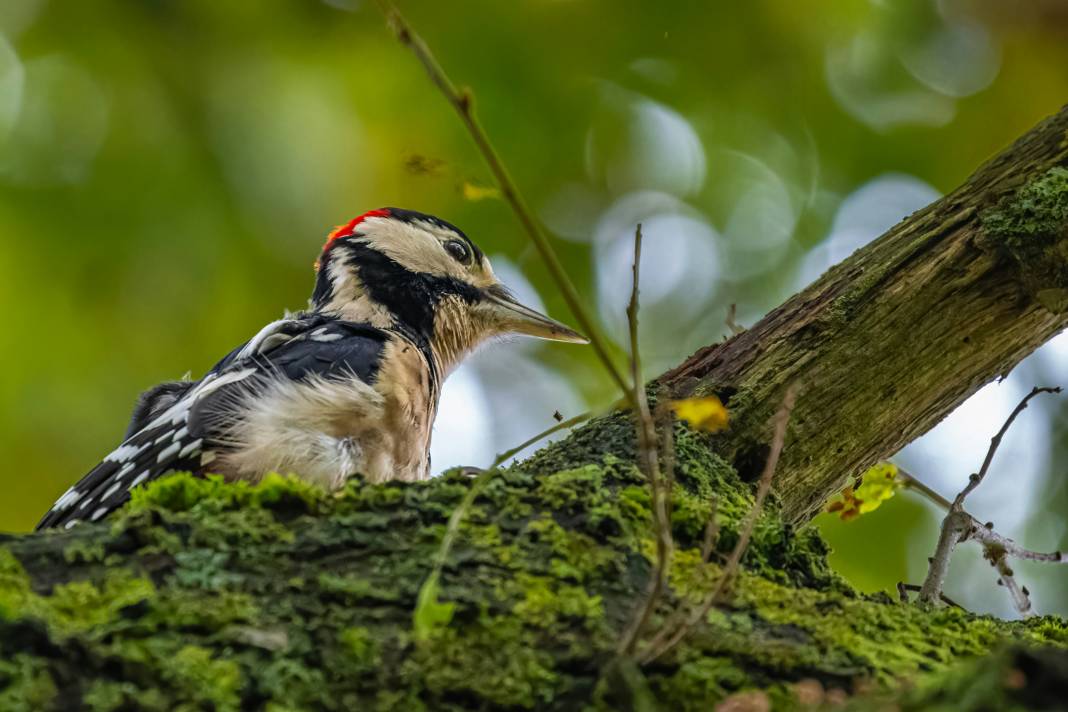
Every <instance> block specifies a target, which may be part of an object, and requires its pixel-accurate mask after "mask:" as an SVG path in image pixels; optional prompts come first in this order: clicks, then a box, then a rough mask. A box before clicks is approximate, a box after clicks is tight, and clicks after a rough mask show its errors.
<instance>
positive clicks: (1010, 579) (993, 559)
mask: <svg viewBox="0 0 1068 712" xmlns="http://www.w3.org/2000/svg"><path fill="white" fill-rule="evenodd" d="M983 558H985V559H986V560H987V561H989V562H990V565H991V566H993V567H994V570H995V571H997V572H998V583H1000V584H1001V585H1002V586H1004V587H1005V590H1006V591H1008V592H1009V596H1010V597H1011V598H1012V604H1013V605H1014V606H1015V607H1016V612H1017V613H1019V614H1020V615H1021V616H1022V617H1024V618H1030V617H1031V616H1033V615H1035V611H1034V609H1033V608H1032V607H1031V596H1030V595H1029V594H1028V591H1027V588H1026V587H1025V588H1021V587H1020V584H1018V583H1016V577H1015V575H1014V574H1013V571H1012V567H1011V566H1009V561H1008V556H1007V554H1006V553H1005V550H1004V549H1002V548H1000V547H998V546H995V545H993V544H988V545H986V546H984V547H983Z"/></svg>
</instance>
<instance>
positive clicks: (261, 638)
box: [0, 415, 1068, 710]
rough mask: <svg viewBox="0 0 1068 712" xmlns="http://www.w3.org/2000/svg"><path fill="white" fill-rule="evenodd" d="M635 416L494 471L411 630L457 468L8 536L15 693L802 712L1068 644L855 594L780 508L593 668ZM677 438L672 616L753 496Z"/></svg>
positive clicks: (91, 700)
mask: <svg viewBox="0 0 1068 712" xmlns="http://www.w3.org/2000/svg"><path fill="white" fill-rule="evenodd" d="M630 432H631V425H630V423H628V422H627V419H626V418H625V417H624V416H619V415H617V416H615V417H614V418H611V419H608V420H607V421H602V422H599V423H595V424H592V425H590V426H587V427H586V428H585V429H583V430H582V431H580V432H579V433H577V434H576V437H575V438H574V440H573V441H572V442H571V443H565V444H563V445H558V446H554V447H552V448H549V449H548V450H547V451H545V452H543V453H542V454H541V455H539V456H538V457H537V458H535V459H534V460H533V461H531V462H529V463H526V464H524V465H522V466H519V467H516V468H513V469H512V470H510V471H508V472H506V473H503V474H502V475H501V476H500V477H498V478H496V479H494V480H493V482H492V484H491V485H490V486H489V487H488V488H487V490H486V491H485V494H484V496H481V497H479V499H478V500H477V502H476V505H477V506H476V507H475V510H474V512H473V513H472V516H471V517H470V518H469V519H468V521H466V522H465V523H464V525H463V529H462V536H461V537H460V540H459V543H458V546H457V547H456V548H455V550H454V552H453V555H452V557H451V558H450V559H449V562H448V565H447V566H446V567H445V570H444V572H443V576H442V580H441V599H440V600H441V602H442V604H443V606H444V608H443V609H442V610H443V611H444V615H443V616H442V618H441V620H440V621H438V623H437V624H436V625H434V626H433V627H431V629H430V631H429V632H428V633H426V634H425V635H424V636H423V638H422V639H417V638H416V636H415V635H414V633H413V627H412V611H413V609H414V607H415V600H416V595H417V593H418V591H419V588H420V586H421V584H422V582H423V580H424V579H425V577H426V574H427V572H428V570H429V563H430V561H431V560H432V557H433V554H434V552H435V551H436V550H437V547H438V544H439V542H440V537H441V535H442V532H443V529H444V525H445V522H446V520H447V518H448V516H449V513H450V512H451V511H452V509H453V508H454V507H455V506H456V504H457V502H458V501H459V500H460V498H461V497H462V496H463V494H464V492H465V491H466V489H467V488H468V487H469V486H470V480H469V479H467V478H464V477H460V476H456V475H447V476H445V477H442V478H439V479H436V480H433V481H431V482H427V483H421V484H400V483H395V484H388V485H382V486H371V485H365V484H362V483H360V482H354V483H353V484H352V485H351V486H350V487H348V488H347V489H346V490H345V491H344V492H343V493H342V494H341V495H340V496H336V497H334V496H327V495H324V494H323V493H321V492H319V491H317V490H315V489H312V488H309V487H307V486H304V485H301V484H299V483H296V482H293V481H287V480H284V479H282V478H277V479H271V480H268V481H267V482H266V483H264V484H262V485H260V486H258V487H247V486H243V485H237V486H233V485H224V484H222V483H219V482H216V481H204V480H197V479H193V478H191V477H188V476H177V477H173V478H170V479H166V480H163V481H160V482H158V483H156V484H154V485H152V486H150V487H149V488H148V489H147V491H144V492H141V493H139V495H138V496H137V498H136V499H135V501H134V502H133V503H132V505H131V506H130V507H128V508H127V509H126V510H124V511H123V512H121V513H120V514H119V515H118V516H117V517H115V518H114V519H113V520H112V521H110V522H105V523H103V524H99V525H93V526H79V527H77V528H75V529H74V530H72V531H70V532H54V533H49V534H46V535H39V536H34V537H23V538H17V539H12V540H10V541H8V542H6V546H5V547H4V548H3V549H0V690H2V691H0V708H2V709H5V710H7V709H11V710H15V709H20V705H21V709H35V710H36V709H74V708H77V707H78V706H81V705H83V706H86V707H89V708H92V709H123V708H126V709H130V708H137V709H169V708H171V707H172V706H173V705H175V704H176V703H178V702H181V703H184V704H187V705H189V708H191V709H195V708H202V709H210V708H214V709H217V710H226V709H239V708H271V709H374V708H381V709H394V708H396V709H421V708H428V709H449V708H452V709H489V708H493V709H529V708H534V707H543V708H553V709H581V708H584V707H595V708H596V707H599V708H606V709H607V708H611V709H616V708H619V707H620V706H626V705H628V704H631V703H633V702H634V701H635V700H640V699H642V698H643V696H644V695H646V694H649V695H651V697H652V698H654V699H656V700H658V701H659V703H660V704H661V705H663V706H664V707H665V708H669V707H670V708H677V709H683V710H689V709H693V710H706V709H708V708H709V705H710V704H711V703H713V702H715V701H717V700H720V699H722V698H724V697H725V696H727V695H729V694H731V693H732V692H735V691H737V690H741V689H745V688H759V689H762V690H765V691H766V692H767V694H768V695H769V696H770V698H771V699H773V700H774V701H776V702H777V703H779V705H780V706H783V707H789V706H790V705H791V702H792V701H793V700H794V699H795V698H794V693H793V685H794V683H796V682H798V681H800V680H813V679H814V680H818V681H819V682H820V683H821V684H822V685H823V686H825V687H826V688H832V689H833V688H840V689H843V690H847V691H852V690H853V689H854V687H855V686H856V685H858V684H860V683H864V684H871V683H874V684H876V685H887V684H896V681H897V680H898V679H899V678H900V677H902V676H905V677H911V676H915V675H917V674H919V673H923V672H927V671H940V670H943V669H944V668H945V667H946V666H948V665H949V664H951V663H952V662H953V661H955V660H957V659H958V658H961V657H963V656H974V655H978V654H982V653H985V652H987V651H989V650H991V649H993V648H996V647H997V646H999V645H1000V644H1001V643H1002V642H1004V641H1013V642H1024V643H1032V644H1034V643H1044V644H1068V626H1066V625H1065V624H1064V623H1063V622H1061V621H1058V620H1052V619H1042V620H1037V621H1030V622H1028V623H1005V622H1000V621H996V620H993V619H990V618H981V617H975V616H970V615H968V614H965V613H963V612H960V611H957V610H951V609H949V610H940V611H933V612H927V611H923V610H921V609H919V608H917V607H914V606H909V605H903V604H900V603H896V602H894V601H891V600H890V599H888V598H886V597H865V596H861V595H858V594H856V593H855V592H853V591H852V590H850V588H849V587H848V586H847V585H845V584H844V583H843V582H842V581H841V580H839V579H838V578H837V577H836V576H835V575H834V574H833V573H832V572H831V571H830V570H829V569H828V567H827V564H826V559H825V556H824V555H825V548H824V545H823V543H822V541H821V540H820V539H819V538H818V536H817V535H816V534H815V533H814V532H813V531H812V530H808V529H806V530H802V531H800V532H794V531H791V530H790V529H789V528H788V527H786V526H784V525H783V524H782V522H781V519H780V518H779V517H778V514H777V512H776V511H775V509H776V508H775V507H774V506H773V507H772V508H771V511H769V512H768V513H767V514H766V515H765V516H764V517H763V518H762V520H761V521H760V523H759V525H758V526H757V528H756V536H755V538H754V541H753V545H752V547H751V549H750V552H749V555H748V556H747V559H746V572H745V574H744V575H743V577H742V579H741V580H740V582H739V585H738V596H737V599H736V601H735V602H734V603H733V604H732V605H730V606H728V607H726V608H724V609H722V610H717V611H715V612H714V613H713V615H711V616H710V617H709V620H708V621H707V623H706V624H705V625H704V626H702V627H700V628H699V629H697V630H696V631H695V633H694V635H693V636H692V637H691V638H690V639H689V640H688V641H687V642H686V643H685V644H683V645H682V646H681V647H680V648H678V649H677V650H676V651H674V652H673V653H671V654H669V655H668V656H666V657H664V658H663V659H661V660H659V661H657V662H655V663H654V664H652V665H651V666H648V667H647V668H646V669H645V670H644V671H643V674H642V675H639V676H635V675H633V674H632V675H629V676H626V675H617V674H608V675H602V673H603V671H604V670H605V669H606V666H608V664H609V663H610V662H611V661H612V659H613V654H614V650H615V644H616V641H617V636H618V635H619V632H620V630H622V628H623V627H624V625H625V624H626V622H627V621H628V620H629V617H630V616H631V615H632V609H633V607H634V605H635V602H636V601H638V600H639V599H640V597H641V592H642V591H643V589H644V587H645V585H646V581H647V579H648V576H649V572H650V562H649V559H648V557H649V555H650V552H651V549H652V544H651V539H650V534H649V529H648V526H649V522H648V520H649V500H648V494H647V490H646V488H645V484H644V482H643V479H642V477H641V476H640V474H639V473H638V472H637V470H636V468H635V467H634V466H633V465H631V464H629V463H628V462H627V460H626V459H621V458H619V457H618V456H616V455H614V454H611V453H606V452H602V451H601V449H600V448H599V447H596V446H594V443H604V442H611V443H614V444H615V447H616V448H617V449H618V450H620V451H621V452H623V453H624V454H625V453H626V451H627V450H628V449H629V448H631V447H632V446H633V445H632V439H631V438H630V436H629V433H630ZM678 439H679V466H678V469H677V473H678V487H677V489H676V502H677V504H676V507H675V511H674V515H673V525H674V533H675V536H676V538H677V540H678V541H679V543H680V551H679V552H678V555H677V557H676V567H675V570H674V572H673V574H672V594H671V597H670V598H669V599H668V600H667V601H665V604H664V606H663V607H662V609H661V614H662V615H666V614H667V613H668V612H669V611H670V610H671V609H672V608H673V607H675V606H677V605H678V604H679V602H680V601H684V600H687V599H693V598H694V597H696V596H698V595H699V594H700V592H701V591H703V590H706V588H707V586H708V584H709V583H710V582H711V581H712V580H713V578H714V576H715V573H716V570H717V568H716V567H715V566H713V567H711V568H710V569H707V570H704V569H701V568H700V567H699V566H698V563H697V562H698V552H697V547H698V545H699V540H700V537H701V534H702V530H703V528H704V522H705V519H706V516H707V513H708V507H709V502H710V497H711V496H712V495H713V494H715V496H716V497H718V499H719V501H720V512H721V514H722V521H723V527H724V529H723V535H722V538H721V540H720V544H719V546H720V547H721V548H722V549H723V550H727V549H729V548H730V547H731V546H732V545H733V543H734V541H735V539H736V536H737V531H736V526H737V522H738V519H739V518H740V517H741V516H742V515H743V514H744V513H745V512H746V511H747V510H748V508H749V505H750V502H751V494H750V488H749V486H748V485H745V484H744V483H741V482H740V481H739V480H738V479H737V477H736V476H735V474H734V472H733V471H732V469H731V468H730V467H729V466H728V465H727V464H726V463H725V462H724V461H723V460H721V459H720V458H718V457H717V456H715V455H714V454H712V453H711V452H710V450H709V448H708V443H707V441H706V440H705V437H704V436H701V435H697V434H695V433H692V432H689V431H687V430H685V429H683V428H682V427H681V426H680V428H679V430H678ZM609 669H611V668H609ZM632 672H633V671H632ZM622 680H630V681H631V683H630V684H631V685H633V686H634V688H635V689H628V688H627V687H625V686H623V683H622V682H621V681H622Z"/></svg>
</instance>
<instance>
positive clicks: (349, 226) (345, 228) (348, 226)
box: [315, 208, 389, 270]
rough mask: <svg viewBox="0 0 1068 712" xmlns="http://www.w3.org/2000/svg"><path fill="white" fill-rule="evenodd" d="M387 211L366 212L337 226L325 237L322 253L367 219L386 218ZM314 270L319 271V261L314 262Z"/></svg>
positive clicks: (380, 209) (383, 209)
mask: <svg viewBox="0 0 1068 712" xmlns="http://www.w3.org/2000/svg"><path fill="white" fill-rule="evenodd" d="M388 217H389V210H388V209H386V208H379V209H378V210H368V211H367V212H366V213H364V214H363V215H361V216H359V217H356V218H353V219H352V220H349V221H348V222H347V223H345V224H344V225H338V226H337V227H335V228H334V229H333V230H331V231H330V234H329V235H327V236H326V243H325V244H324V245H323V252H326V251H327V250H328V249H330V245H332V244H334V240H337V239H338V238H340V237H348V236H349V235H351V234H352V233H354V232H356V226H357V225H359V224H360V223H362V222H363V221H364V220H366V219H367V218H388ZM315 269H316V270H318V269H319V260H316V261H315Z"/></svg>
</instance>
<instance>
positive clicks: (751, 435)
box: [661, 109, 1068, 521]
mask: <svg viewBox="0 0 1068 712" xmlns="http://www.w3.org/2000/svg"><path fill="white" fill-rule="evenodd" d="M1066 163H1068V110H1063V109H1062V110H1061V112H1060V113H1058V114H1056V115H1055V116H1053V117H1051V118H1049V119H1047V120H1046V121H1043V122H1042V123H1041V124H1039V125H1038V126H1036V127H1035V128H1034V129H1032V130H1031V131H1030V132H1029V133H1027V134H1026V135H1025V136H1024V137H1022V138H1021V139H1020V140H1018V141H1017V142H1016V143H1015V144H1014V145H1013V146H1011V147H1010V148H1008V149H1007V150H1006V151H1004V152H1003V153H1001V154H1000V155H999V156H997V157H996V158H994V159H993V160H991V161H989V162H988V163H987V164H986V165H984V166H982V167H981V168H980V169H979V170H977V171H976V172H975V174H974V175H972V176H971V178H969V179H968V180H967V181H966V182H965V183H964V184H963V185H962V186H961V187H960V188H958V189H957V190H955V191H953V192H952V193H950V194H949V195H947V196H946V197H944V198H942V199H941V200H939V201H937V202H935V203H933V204H931V205H930V206H928V207H927V208H924V209H923V210H920V211H919V212H917V213H915V214H913V215H912V216H910V217H909V218H908V219H906V220H904V221H902V222H901V223H899V224H898V225H897V226H895V227H894V228H892V229H891V230H890V231H889V232H887V233H886V234H884V235H883V236H882V237H880V238H879V239H877V240H875V241H874V242H872V243H871V244H870V245H868V246H866V247H864V248H863V249H861V250H858V251H857V252H856V253H854V254H853V255H852V256H851V257H850V258H848V259H847V260H845V261H844V262H842V263H840V264H838V265H837V266H835V267H833V268H832V269H831V270H829V271H828V272H827V273H826V274H824V275H823V276H822V277H821V278H820V279H818V280H817V281H816V282H815V283H814V284H812V285H811V286H809V287H808V288H807V289H805V290H804V291H802V292H801V293H800V294H797V295H796V296H794V297H792V298H791V299H789V300H788V301H787V302H786V303H785V304H783V305H782V306H780V307H779V308H777V309H775V310H774V311H772V312H771V313H770V314H768V315H767V316H766V317H764V318H763V319H761V320H760V322H759V323H757V324H756V325H755V326H753V328H751V329H749V330H748V331H746V332H745V333H743V334H740V335H738V336H736V337H734V338H732V339H730V340H729V341H727V342H725V343H722V344H715V345H712V346H708V347H706V348H704V349H701V350H700V351H699V352H697V353H696V354H694V355H693V356H692V357H690V358H689V359H688V360H687V361H686V362H685V363H683V364H681V365H680V366H678V367H677V368H675V369H673V370H671V371H669V372H668V373H667V374H665V375H664V376H663V377H662V378H661V381H662V382H663V383H665V384H667V385H670V386H671V387H672V388H673V390H674V392H675V393H677V394H688V393H690V392H699V393H701V392H719V393H721V394H724V395H726V396H728V398H727V405H728V408H730V410H731V414H732V417H733V422H734V423H735V426H734V427H733V428H732V433H731V434H730V435H729V436H728V437H726V438H724V443H723V444H722V445H721V449H720V453H721V454H723V455H724V456H727V457H731V458H732V459H733V460H734V461H735V462H736V464H737V465H738V466H739V472H740V473H741V474H742V475H743V476H745V474H746V473H750V472H752V471H753V469H754V465H755V466H756V467H759V463H760V461H761V457H760V453H761V452H762V447H763V446H765V445H766V442H767V438H768V433H767V429H766V427H765V426H764V424H765V423H766V422H767V420H768V418H769V417H770V415H771V413H773V412H774V410H775V408H776V407H777V404H778V403H779V402H780V401H781V400H782V397H783V394H784V392H785V389H786V387H787V386H788V385H789V384H790V383H792V382H793V381H798V382H800V384H801V392H800V396H799V401H798V406H797V412H796V417H795V418H794V419H793V421H792V423H791V436H790V438H789V440H788V442H787V447H786V450H785V452H784V453H783V461H782V463H781V465H780V471H779V475H778V476H777V479H776V485H777V489H778V491H779V493H780V495H781V496H782V501H783V507H784V514H785V516H787V517H788V518H789V519H790V520H792V521H802V520H804V519H806V518H808V517H811V516H812V515H814V514H815V513H816V512H818V510H819V508H820V506H821V505H822V504H823V502H825V501H826V499H827V497H828V496H829V495H831V494H832V493H833V492H835V491H837V490H839V489H841V487H842V485H843V484H844V483H845V482H846V480H847V478H849V477H851V476H854V475H857V474H860V473H862V472H863V471H864V470H866V469H867V468H868V467H869V466H871V465H872V464H873V463H875V462H876V461H878V460H880V459H882V458H885V457H888V456H890V455H892V454H894V453H895V452H897V451H898V450H899V449H901V448H902V447H903V446H905V445H906V444H908V443H909V442H911V441H912V440H914V439H916V438H917V437H919V436H920V435H922V434H924V433H925V432H927V431H928V430H929V429H930V428H931V427H933V426H934V425H935V424H937V423H938V422H939V421H940V420H941V419H942V418H943V417H945V416H946V415H947V414H948V413H950V412H951V411H952V410H953V409H954V408H956V407H957V406H958V405H959V404H960V403H961V402H962V401H964V400H965V399H966V398H967V397H968V396H970V395H971V394H973V393H975V391H976V390H978V389H979V388H980V387H982V386H983V385H984V384H986V383H988V382H989V381H991V380H992V379H993V378H995V377H997V376H999V375H1003V374H1006V373H1008V372H1009V371H1010V370H1011V369H1012V368H1013V366H1015V365H1016V364H1017V363H1019V362H1020V360H1021V359H1023V358H1024V357H1025V356H1027V355H1028V354H1029V353H1031V352H1032V351H1034V350H1035V349H1036V348H1037V347H1038V346H1040V345H1041V344H1043V343H1045V342H1046V341H1047V340H1049V339H1050V338H1051V337H1052V336H1054V335H1055V334H1057V333H1058V332H1059V331H1061V330H1062V329H1063V328H1064V327H1065V325H1066V324H1068V311H1066V310H1068V299H1066V297H1068V262H1066V259H1068V233H1066V232H1065V230H1066V222H1065V221H1066V219H1068V217H1066V213H1068V174H1066V173H1064V172H1062V171H1063V170H1064V168H1063V166H1064V165H1065V164H1066ZM1021 189H1022V192H1021V194H1020V195H1016V193H1017V191H1020V190H1021ZM754 450H755V452H756V454H755V455H754Z"/></svg>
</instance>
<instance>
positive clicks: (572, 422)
mask: <svg viewBox="0 0 1068 712" xmlns="http://www.w3.org/2000/svg"><path fill="white" fill-rule="evenodd" d="M593 416H594V411H592V410H588V411H586V412H585V413H579V414H578V415H576V416H574V417H571V418H568V419H567V420H561V421H560V422H559V423H556V424H555V425H553V426H551V427H548V428H546V429H545V430H543V431H541V432H540V433H538V434H537V435H535V436H533V437H531V438H529V439H527V440H524V441H523V442H521V443H519V444H518V445H516V446H515V447H513V448H511V449H509V450H505V451H504V452H502V453H501V454H499V455H498V456H497V458H496V462H497V463H498V465H503V464H504V463H506V462H508V461H509V460H511V459H512V458H513V457H515V456H516V455H518V454H519V453H521V452H523V451H524V450H526V449H527V448H528V447H530V446H531V445H533V444H535V443H538V442H541V441H542V440H544V439H545V438H547V437H549V436H550V435H552V434H553V433H557V432H559V431H561V430H567V429H568V428H573V427H575V426H576V425H579V424H580V423H585V422H586V421H587V420H589V419H590V418H592V417H593Z"/></svg>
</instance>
